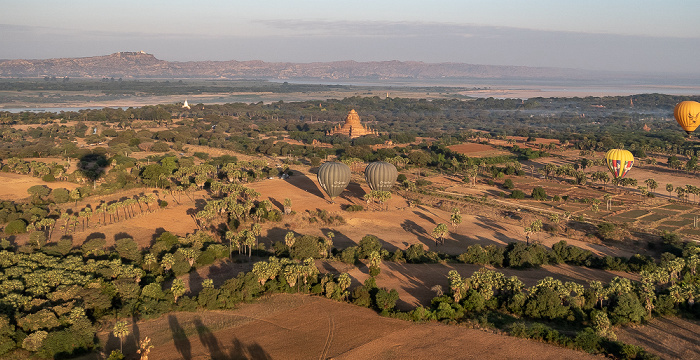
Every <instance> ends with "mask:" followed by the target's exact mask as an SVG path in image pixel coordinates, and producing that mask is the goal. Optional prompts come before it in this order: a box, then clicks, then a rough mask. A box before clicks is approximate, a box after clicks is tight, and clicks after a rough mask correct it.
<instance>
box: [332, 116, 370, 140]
mask: <svg viewBox="0 0 700 360" xmlns="http://www.w3.org/2000/svg"><path fill="white" fill-rule="evenodd" d="M336 134H342V135H346V136H349V137H350V138H351V139H354V138H357V137H360V136H365V135H379V133H378V132H377V131H376V130H372V129H370V128H369V127H365V126H364V125H362V124H361V123H360V115H357V111H355V109H353V110H350V112H349V113H348V116H347V117H346V118H345V124H343V125H342V126H341V125H336V126H335V127H333V130H329V131H327V132H326V135H336Z"/></svg>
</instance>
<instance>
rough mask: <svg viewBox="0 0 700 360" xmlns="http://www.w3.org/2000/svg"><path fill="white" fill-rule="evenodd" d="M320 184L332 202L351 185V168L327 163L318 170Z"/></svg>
mask: <svg viewBox="0 0 700 360" xmlns="http://www.w3.org/2000/svg"><path fill="white" fill-rule="evenodd" d="M318 183H319V184H320V185H321V188H323V191H325V192H326V194H328V196H330V198H331V201H332V200H333V199H334V198H335V197H336V196H338V195H340V193H342V192H343V190H345V188H346V187H347V186H348V184H349V183H350V168H349V167H348V166H347V165H345V164H343V163H339V162H335V161H329V162H325V163H323V164H322V165H321V166H320V167H319V168H318Z"/></svg>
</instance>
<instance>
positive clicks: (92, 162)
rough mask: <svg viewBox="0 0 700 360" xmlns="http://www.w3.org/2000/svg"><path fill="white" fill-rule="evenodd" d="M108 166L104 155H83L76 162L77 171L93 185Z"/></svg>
mask: <svg viewBox="0 0 700 360" xmlns="http://www.w3.org/2000/svg"><path fill="white" fill-rule="evenodd" d="M108 165H109V161H108V160H107V157H106V156H105V155H104V154H97V153H91V154H86V155H83V156H82V157H81V158H80V161H78V168H77V170H76V171H78V172H79V173H80V174H82V175H83V176H84V177H85V178H86V179H87V180H88V181H90V182H91V183H94V182H95V181H97V179H99V178H100V177H102V175H104V173H105V167H107V166H108Z"/></svg>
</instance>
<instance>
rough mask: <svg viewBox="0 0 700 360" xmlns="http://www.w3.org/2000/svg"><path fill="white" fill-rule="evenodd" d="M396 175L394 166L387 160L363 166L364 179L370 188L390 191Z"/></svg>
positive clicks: (397, 173) (397, 174)
mask: <svg viewBox="0 0 700 360" xmlns="http://www.w3.org/2000/svg"><path fill="white" fill-rule="evenodd" d="M397 176H399V172H398V171H396V166H394V165H392V164H389V163H388V162H384V161H377V162H373V163H371V164H369V165H367V167H366V168H365V180H367V184H368V185H369V188H370V189H372V190H379V191H390V190H391V187H392V186H394V182H396V177H397Z"/></svg>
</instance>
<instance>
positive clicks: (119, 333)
mask: <svg viewBox="0 0 700 360" xmlns="http://www.w3.org/2000/svg"><path fill="white" fill-rule="evenodd" d="M112 333H113V334H114V336H116V337H118V338H119V351H121V352H123V351H124V338H125V337H127V336H129V327H128V326H127V323H126V321H117V322H116V323H115V324H114V329H112Z"/></svg>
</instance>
